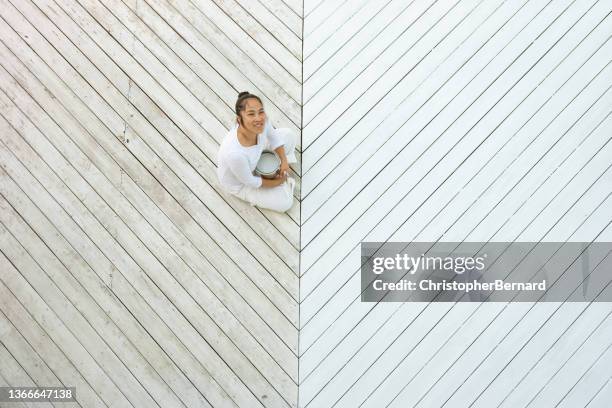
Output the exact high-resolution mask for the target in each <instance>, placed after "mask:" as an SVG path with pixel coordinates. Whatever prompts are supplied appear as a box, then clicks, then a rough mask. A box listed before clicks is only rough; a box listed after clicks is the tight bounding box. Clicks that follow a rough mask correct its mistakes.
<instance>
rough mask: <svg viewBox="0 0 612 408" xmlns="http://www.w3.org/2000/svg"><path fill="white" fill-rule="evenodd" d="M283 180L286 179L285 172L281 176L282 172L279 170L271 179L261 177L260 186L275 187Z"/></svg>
mask: <svg viewBox="0 0 612 408" xmlns="http://www.w3.org/2000/svg"><path fill="white" fill-rule="evenodd" d="M285 181H287V174H285V175H284V176H283V173H281V172H280V171H279V172H277V173H276V176H275V177H274V178H273V179H267V178H263V177H262V179H261V185H262V187H276V186H280V185H281V184H283V183H284V182H285Z"/></svg>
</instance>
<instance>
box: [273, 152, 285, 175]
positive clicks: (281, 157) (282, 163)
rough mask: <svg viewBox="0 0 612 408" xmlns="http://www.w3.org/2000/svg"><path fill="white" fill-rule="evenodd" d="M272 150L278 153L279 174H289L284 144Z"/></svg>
mask: <svg viewBox="0 0 612 408" xmlns="http://www.w3.org/2000/svg"><path fill="white" fill-rule="evenodd" d="M274 151H275V152H276V153H277V154H278V157H280V160H281V164H280V174H281V175H283V174H284V175H285V176H287V175H288V174H289V163H288V162H287V156H286V155H285V146H284V145H280V146H278V147H277V148H276V149H274Z"/></svg>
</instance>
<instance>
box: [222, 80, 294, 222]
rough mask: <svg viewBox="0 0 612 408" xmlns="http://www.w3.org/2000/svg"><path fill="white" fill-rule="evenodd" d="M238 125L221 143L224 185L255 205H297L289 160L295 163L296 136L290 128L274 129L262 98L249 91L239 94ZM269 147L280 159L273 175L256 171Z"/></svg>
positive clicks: (278, 207)
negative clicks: (289, 175) (263, 153)
mask: <svg viewBox="0 0 612 408" xmlns="http://www.w3.org/2000/svg"><path fill="white" fill-rule="evenodd" d="M235 113H236V124H235V125H234V126H233V127H232V128H231V129H230V130H229V131H228V133H227V135H226V137H225V139H223V141H222V142H221V147H220V149H219V155H218V167H217V173H218V176H219V181H220V182H221V185H222V186H223V188H224V189H225V190H226V191H227V192H229V193H231V194H233V195H235V196H236V197H238V198H240V199H242V200H244V201H247V202H249V203H250V204H251V205H254V206H257V207H261V208H267V209H270V210H274V211H279V212H285V211H287V210H289V209H290V208H291V206H292V205H293V190H294V188H295V180H294V179H293V178H291V177H288V171H289V163H295V162H296V158H295V144H296V137H295V135H294V134H293V133H292V132H291V131H290V130H289V129H274V128H273V127H272V124H271V123H270V120H269V119H268V117H267V116H266V112H265V111H264V107H263V103H262V102H261V99H260V98H259V97H258V96H256V95H253V94H251V93H249V92H241V93H240V94H238V99H237V101H236V110H235ZM265 149H269V150H273V151H275V152H276V153H277V154H278V157H279V158H280V169H279V171H278V173H277V174H276V175H275V176H274V177H273V178H262V177H261V176H258V175H255V174H254V173H253V172H254V170H255V168H256V167H257V163H258V162H259V160H260V158H261V154H262V152H263V151H264V150H265Z"/></svg>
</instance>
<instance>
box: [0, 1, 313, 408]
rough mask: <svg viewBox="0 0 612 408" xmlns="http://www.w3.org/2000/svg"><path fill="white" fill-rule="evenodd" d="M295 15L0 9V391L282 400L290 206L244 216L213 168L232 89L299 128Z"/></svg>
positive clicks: (262, 9) (276, 9)
mask: <svg viewBox="0 0 612 408" xmlns="http://www.w3.org/2000/svg"><path fill="white" fill-rule="evenodd" d="M301 16H302V4H301V3H299V2H296V1H285V2H283V1H280V0H267V1H262V2H261V4H253V3H252V2H247V1H241V0H239V1H237V2H234V1H211V0H200V1H196V0H194V1H165V0H147V1H143V0H133V1H121V0H102V1H98V0H82V1H81V0H79V1H75V0H58V1H48V0H33V1H29V0H28V1H22V0H17V1H15V0H10V1H9V0H0V84H1V85H0V88H1V89H0V112H1V116H0V134H1V135H2V137H1V143H0V163H1V164H2V168H1V169H0V195H1V197H0V207H1V211H0V235H1V238H0V242H1V245H0V251H1V254H0V270H1V271H2V273H1V274H0V342H1V347H0V355H1V361H2V364H0V366H1V368H0V376H1V377H0V379H1V380H2V382H3V383H4V384H10V385H32V384H38V385H47V386H49V385H59V384H64V385H72V386H76V387H77V394H78V404H76V405H80V406H82V407H96V406H114V407H119V406H135V407H153V406H160V407H161V406H163V407H179V406H185V407H207V406H210V407H230V406H240V407H257V406H266V407H289V406H296V405H297V382H298V377H297V376H298V366H297V363H298V359H297V353H298V330H297V327H298V263H299V257H298V255H299V221H300V219H299V217H300V206H299V203H298V204H296V205H295V206H294V208H292V210H291V211H290V212H289V213H288V214H283V215H278V214H276V213H273V212H267V211H259V210H257V209H255V208H253V207H250V206H249V205H246V204H244V203H243V202H241V201H240V200H237V199H235V198H232V197H231V196H228V195H226V194H224V193H222V192H221V191H220V189H219V185H218V182H217V178H216V173H215V168H216V155H217V150H218V145H219V142H220V140H221V138H222V137H223V136H224V135H225V132H226V130H227V128H229V126H230V125H231V123H232V121H233V120H234V115H233V114H232V112H233V107H234V103H235V100H236V96H237V94H238V92H240V91H243V90H248V91H250V92H253V93H256V94H258V95H260V96H261V97H262V98H263V99H264V103H265V106H266V109H267V111H268V113H269V115H270V116H271V117H272V119H273V121H274V122H275V125H276V126H277V127H289V128H291V129H293V130H294V131H295V132H297V133H299V131H300V126H301V75H302V72H301V71H302V66H301V52H302V43H301V35H302V17H301ZM294 170H295V172H296V174H295V176H296V177H298V179H299V174H300V169H299V166H296V167H295V168H294ZM296 196H297V197H299V191H298V192H297V193H296ZM72 405H75V404H72Z"/></svg>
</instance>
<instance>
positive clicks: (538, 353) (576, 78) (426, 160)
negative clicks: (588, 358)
mask: <svg viewBox="0 0 612 408" xmlns="http://www.w3.org/2000/svg"><path fill="white" fill-rule="evenodd" d="M307 3H308V2H307ZM313 3H316V2H313ZM404 5H405V3H404ZM419 5H420V6H422V7H424V8H425V10H427V9H428V6H429V5H425V4H424V2H414V3H413V4H411V5H410V6H408V9H410V7H417V6H419ZM314 6H315V4H312V5H310V6H309V5H307V4H305V10H309V7H310V8H312V9H315V8H314ZM442 6H443V4H442V3H440V2H437V3H436V5H434V7H438V10H437V14H436V13H435V12H432V11H431V10H432V9H433V10H434V11H435V10H436V9H435V8H430V9H429V14H424V15H423V16H420V14H414V13H413V14H412V15H413V16H417V17H416V22H415V25H413V26H412V27H415V26H416V27H419V25H420V24H422V26H421V27H422V31H421V33H426V32H427V28H428V27H432V26H435V24H436V22H438V21H439V20H441V21H445V22H447V24H446V25H445V26H444V29H438V30H433V31H435V33H433V34H431V33H427V34H425V35H424V36H423V37H420V36H414V35H413V36H411V37H410V38H409V39H407V40H406V41H404V42H403V45H404V46H405V47H406V48H404V50H406V51H408V52H407V53H406V55H407V56H413V58H408V59H407V60H406V61H411V64H412V65H415V68H414V70H412V71H410V70H409V69H406V71H405V72H406V73H407V75H406V74H401V72H402V71H401V70H400V69H399V64H397V65H395V66H394V65H392V64H393V63H394V62H395V61H396V60H398V59H399V58H400V57H402V53H400V52H398V51H396V52H391V51H389V52H388V54H387V57H381V55H384V53H383V50H384V47H381V48H379V51H378V52H375V51H374V50H375V48H372V50H371V52H372V53H371V54H370V57H369V58H366V57H365V56H366V55H367V54H366V53H363V52H361V49H362V47H366V48H367V47H368V46H369V44H375V41H378V38H380V37H383V34H382V31H381V28H380V27H379V28H377V25H375V24H372V25H371V26H370V27H369V28H368V30H370V31H369V32H370V33H372V35H371V37H369V38H368V37H366V36H365V35H364V36H363V37H362V38H361V41H360V42H359V43H357V44H356V45H357V47H352V48H351V49H345V48H346V46H345V45H344V43H340V44H339V43H338V42H336V43H334V44H333V45H332V44H328V43H326V42H324V43H322V44H321V46H320V47H319V48H318V49H317V53H318V52H321V53H322V54H321V55H325V54H323V53H324V52H328V53H329V54H328V55H333V57H332V58H331V59H330V60H329V61H327V62H326V64H327V63H329V62H330V61H333V60H334V57H335V56H339V55H341V54H342V53H344V55H346V59H345V60H337V61H336V63H335V64H330V65H329V69H327V68H326V70H324V69H323V68H322V67H321V66H320V64H319V65H317V64H314V63H313V61H314V60H309V58H307V59H306V60H305V69H304V72H305V91H304V94H305V106H304V112H305V128H304V130H305V131H304V135H305V137H304V145H303V149H304V150H303V151H304V160H305V161H304V167H303V171H304V175H303V186H302V194H303V195H302V197H303V207H302V211H303V218H302V220H303V222H302V234H303V235H302V236H303V238H302V253H301V259H302V262H301V270H300V272H301V280H300V299H301V305H300V406H313V407H318V406H335V407H339V406H343V407H354V406H372V407H379V406H387V404H389V403H391V405H390V406H399V407H407V406H423V407H425V406H442V405H443V404H445V403H446V405H444V406H453V407H454V406H469V405H470V403H472V402H474V401H476V403H477V404H481V405H479V406H496V405H497V404H498V403H499V402H500V401H501V400H503V398H505V396H506V395H509V393H511V392H512V391H513V389H514V387H515V386H516V385H517V384H519V383H522V379H523V378H526V376H528V375H533V374H532V373H534V372H536V371H535V370H545V369H551V368H553V367H554V368H555V369H556V368H558V366H559V365H560V364H563V359H565V360H567V359H569V358H571V356H572V354H573V353H575V352H576V350H578V349H579V348H580V345H581V343H583V342H585V341H586V340H587V339H588V338H589V336H590V334H589V333H592V332H593V330H595V328H596V327H598V325H600V324H603V322H605V321H606V319H607V318H608V317H607V315H608V313H609V312H610V309H609V307H607V308H598V307H596V306H597V305H593V306H595V307H592V308H591V307H586V305H582V306H581V305H579V304H571V303H568V304H567V305H564V306H561V305H560V304H559V303H557V304H546V303H541V304H535V305H534V304H533V303H532V304H521V303H517V304H510V305H506V304H481V305H477V304H457V305H452V304H435V303H432V304H426V305H423V304H415V303H405V304H384V303H380V304H368V303H361V302H360V299H359V294H360V282H359V273H358V272H359V266H360V265H359V243H360V242H361V241H387V240H388V241H406V242H409V241H411V240H417V241H428V240H438V239H442V240H447V241H461V240H464V239H466V238H467V239H468V240H471V241H478V240H483V239H484V240H487V239H492V240H494V241H504V240H513V239H518V240H526V241H538V240H540V239H544V240H550V241H557V240H567V239H569V240H571V241H573V240H592V239H594V238H596V239H602V240H605V239H606V237H607V236H608V235H609V232H605V231H604V230H605V228H606V225H607V223H608V222H609V220H610V217H612V213H610V210H611V209H612V207H610V205H611V203H612V199H611V197H612V196H611V193H612V190H611V189H610V185H612V184H611V182H612V181H611V180H610V179H609V177H610V174H612V173H611V172H610V171H609V167H610V163H609V159H607V158H608V157H610V151H609V143H608V142H609V141H610V136H609V135H610V126H611V125H612V122H610V113H612V112H611V111H610V106H611V105H610V103H611V101H612V100H611V99H610V98H611V97H612V93H611V91H612V90H611V89H610V70H609V69H610V68H609V62H610V60H609V58H608V57H607V55H609V54H610V50H609V47H610V44H609V41H608V40H609V38H610V34H612V33H611V32H610V30H609V27H610V25H609V24H608V19H607V17H608V15H609V13H610V7H609V4H607V3H605V2H600V1H595V0H594V1H590V2H573V1H571V0H569V1H564V2H550V3H548V2H547V3H542V2H533V1H523V2H493V1H483V2H474V3H465V2H461V4H460V5H459V6H456V7H455V6H454V4H451V3H450V2H449V3H447V4H446V5H445V6H446V7H447V8H446V9H442ZM330 7H331V6H330ZM398 7H399V6H398ZM472 7H473V9H472ZM408 9H407V10H408ZM425 10H423V11H425ZM446 11H449V12H448V13H446ZM399 13H401V11H399ZM399 13H398V14H399ZM445 13H446V14H445ZM380 15H381V16H382V15H383V13H382V12H381V13H380ZM423 17H425V18H429V19H430V20H429V22H428V24H425V23H423V21H427V20H421V18H423ZM389 18H392V17H391V15H389ZM372 20H374V18H372ZM372 20H370V23H371V22H372ZM377 22H378V21H377ZM449 23H450V24H449ZM378 24H380V22H378ZM455 24H456V25H457V26H456V27H454V26H455ZM394 25H395V24H389V25H388V27H386V28H387V29H388V32H392V31H393V30H394V29H395V30H398V31H396V33H397V34H395V35H394V36H389V37H388V38H386V39H385V40H386V41H387V44H393V45H392V46H391V47H389V50H392V49H393V48H392V47H393V46H396V47H397V48H396V50H400V49H402V48H400V44H402V43H400V42H396V43H393V42H394V40H396V39H397V38H398V37H399V36H400V34H401V33H402V31H401V30H400V29H399V26H398V27H392V26H394ZM366 26H367V25H366ZM436 27H442V26H441V25H440V26H436ZM360 28H361V26H359V27H357V28H353V27H350V28H349V27H340V28H338V30H337V32H342V30H347V31H346V32H347V33H349V32H351V30H353V31H359V30H360ZM402 28H403V29H405V28H406V25H404V26H403V27H402ZM408 30H410V29H408ZM413 30H414V28H413ZM364 32H366V30H363V31H359V33H360V34H361V33H364ZM379 32H381V34H380V35H377V34H378V33H379ZM357 37H358V35H355V37H354V38H357ZM308 38H309V36H308V35H306V36H305V38H304V41H305V43H308ZM349 38H350V37H349ZM354 38H353V39H351V40H350V41H354ZM383 38H384V37H383ZM436 39H437V41H436ZM350 41H349V43H350ZM380 41H381V42H380V44H384V42H382V40H380ZM407 41H410V42H414V46H413V47H411V48H408V47H407V46H406V43H407ZM346 44H348V43H346ZM366 44H368V45H367V46H366ZM364 49H365V48H364ZM419 53H420V54H419ZM306 55H308V54H306ZM313 55H315V54H314V53H313ZM419 55H421V57H420V58H418V56H419ZM309 57H310V55H309ZM414 57H417V58H416V61H414V60H415V58H414ZM351 58H352V59H351ZM385 58H386V59H385ZM421 59H422V60H421ZM323 62H325V60H323ZM356 62H358V63H359V64H362V67H363V68H360V69H356V70H355V71H353V72H354V73H353V74H352V75H350V74H349V73H350V72H351V71H350V69H351V68H353V67H355V63H356ZM417 62H418V63H417ZM309 64H310V67H308V68H307V67H306V66H307V65H309ZM385 64H388V65H385ZM376 66H380V67H386V66H389V67H390V69H389V70H385V69H380V70H378V71H375V70H374V68H371V67H376ZM309 69H310V70H311V71H308V70H309ZM368 70H369V71H368ZM362 71H363V74H362ZM324 72H328V73H329V74H328V75H329V76H327V77H324V76H321V77H320V79H319V78H318V75H319V73H324ZM367 72H371V76H367V75H366V74H365V73H367ZM307 73H308V74H307ZM310 73H312V74H313V75H312V77H309V74H310ZM374 73H376V74H374ZM360 75H361V76H360ZM309 82H310V84H309ZM311 85H312V86H313V87H312V88H310V89H308V87H309V86H311ZM315 86H316V87H315ZM351 89H353V91H352V92H353V93H352V94H351V93H350V92H351V91H350V90H351ZM309 92H312V93H309ZM324 92H327V95H328V96H327V99H325V100H324V99H318V100H317V99H316V98H317V97H319V98H321V97H322V95H323V94H324ZM306 95H308V96H306ZM311 97H312V99H310V98H311ZM332 106H333V108H332ZM309 109H310V112H311V113H310V115H312V116H309V114H307V113H306V112H308V111H309ZM315 126H319V127H318V128H316V127H315ZM309 127H310V129H308V128H309ZM314 129H316V130H314ZM311 149H313V150H311ZM309 154H311V156H310V158H308V155H309ZM608 230H609V228H608ZM606 231H607V230H606ZM604 255H605V254H604ZM556 262H557V263H561V262H565V264H567V265H570V264H571V262H572V260H571V259H569V258H567V257H565V258H564V257H563V256H560V257H559V259H558V260H557V261H556ZM573 267H575V265H574V266H573ZM555 270H557V269H555ZM603 270H605V268H603V269H601V270H599V269H596V270H594V271H593V272H592V276H591V279H593V282H594V286H602V285H604V286H605V284H607V281H606V280H605V278H604V276H603V275H604V274H603ZM526 272H528V271H527V268H523V270H521V273H526ZM517 273H518V271H517ZM557 277H558V278H560V279H562V280H564V281H565V282H567V283H571V284H572V285H574V286H576V287H579V285H580V284H581V282H580V279H578V278H579V277H578V276H577V275H576V274H572V273H568V274H563V275H556V276H555V277H554V278H557ZM608 280H609V279H608ZM594 286H593V287H594ZM593 296H595V294H593ZM598 351H602V350H601V348H600V349H599V350H598ZM557 352H560V353H559V354H557ZM553 356H554V357H558V358H560V359H554V361H553ZM548 363H550V364H551V365H547V364H548ZM538 372H541V371H538ZM551 375H552V373H551V374H548V376H549V377H550V376H551ZM544 377H546V375H544ZM561 388H562V389H563V390H564V392H567V391H568V390H569V388H570V386H567V387H565V388H564V387H561ZM603 389H605V380H604V381H602V382H598V383H597V384H595V385H593V386H592V387H590V388H588V389H585V391H584V392H578V393H577V394H576V395H577V399H576V400H573V401H574V402H579V403H578V405H579V406H584V405H586V403H587V402H588V401H589V400H590V399H591V398H594V397H595V396H596V394H597V392H599V390H603ZM581 397H582V399H580V398H581ZM553 405H554V404H553ZM535 406H537V405H535Z"/></svg>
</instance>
